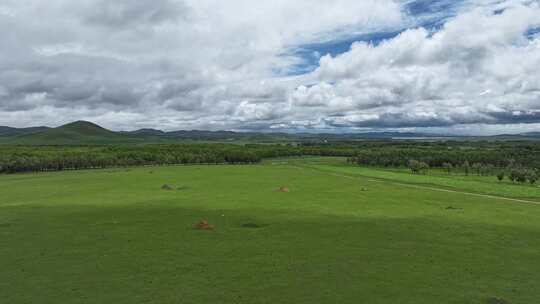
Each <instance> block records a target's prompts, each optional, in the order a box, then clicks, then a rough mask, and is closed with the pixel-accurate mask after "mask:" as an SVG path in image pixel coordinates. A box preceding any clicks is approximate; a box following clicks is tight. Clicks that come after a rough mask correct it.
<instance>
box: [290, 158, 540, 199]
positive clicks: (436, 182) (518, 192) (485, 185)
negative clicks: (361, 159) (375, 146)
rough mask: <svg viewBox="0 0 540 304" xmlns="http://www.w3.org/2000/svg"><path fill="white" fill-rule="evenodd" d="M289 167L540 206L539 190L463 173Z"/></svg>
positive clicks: (339, 163)
mask: <svg viewBox="0 0 540 304" xmlns="http://www.w3.org/2000/svg"><path fill="white" fill-rule="evenodd" d="M287 163H289V164H291V165H293V164H297V165H302V166H307V167H309V168H313V169H318V170H323V171H331V172H336V173H343V174H348V175H351V176H362V177H371V178H377V179H383V180H391V181H396V182H403V183H410V184H419V185H431V186H438V187H443V188H446V189H455V190H462V191H467V192H474V193H483V194H490V195H499V196H504V197H510V198H518V199H529V200H535V201H539V202H540V186H539V184H536V185H529V184H517V183H512V182H510V181H509V180H508V179H505V180H504V181H503V182H499V181H498V180H497V178H496V177H495V176H477V175H474V174H470V175H469V176H465V175H463V174H461V173H454V174H446V173H444V172H443V171H442V170H441V169H435V170H433V169H432V170H430V172H429V173H428V174H426V175H413V174H411V172H410V170H409V169H386V168H385V169H377V168H369V167H362V166H356V165H348V164H346V162H345V159H344V158H298V159H290V160H288V161H287Z"/></svg>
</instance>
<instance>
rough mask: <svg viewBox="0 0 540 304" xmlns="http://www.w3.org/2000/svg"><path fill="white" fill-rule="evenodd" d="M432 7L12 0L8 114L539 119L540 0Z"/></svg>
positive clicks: (191, 125) (254, 122) (159, 119)
mask: <svg viewBox="0 0 540 304" xmlns="http://www.w3.org/2000/svg"><path fill="white" fill-rule="evenodd" d="M259 2H260V1H259ZM423 2H425V1H393V0H387V1H380V0H366V1H353V0H338V1H332V2H328V1H308V0H299V1H284V0H283V1H282V0H279V1H272V2H268V3H266V2H264V3H258V2H255V1H248V0H231V1H226V2H225V1H213V0H198V1H195V0H192V1H189V0H185V1H180V0H159V1H152V2H145V1H142V2H141V1H135V0H115V1H104V0H84V1H76V2H74V1H67V0H54V1H47V2H43V1H39V0H23V1H20V0H19V1H14V0H6V1H3V4H0V35H1V36H2V37H3V43H2V44H0V124H5V125H14V126H27V125H41V124H47V125H58V124H61V123H64V122H67V121H71V120H75V119H88V120H93V121H96V122H98V123H101V124H103V125H105V126H107V127H110V128H114V129H137V128H142V127H155V128H162V129H235V130H238V129H244V130H289V131H294V130H325V131H328V130H331V131H336V132H340V131H354V130H364V129H384V128H391V129H422V128H427V129H426V130H430V129H432V130H436V131H441V132H443V131H446V130H449V131H451V130H458V131H459V130H467V129H468V128H467V126H478V125H482V126H483V128H484V129H485V130H486V132H489V130H493V132H494V131H495V130H497V132H498V131H499V130H502V131H504V128H505V126H507V127H508V129H512V130H516V131H518V130H531V129H534V128H536V127H537V124H538V123H540V73H538V71H537V70H538V67H539V66H540V38H539V35H538V32H540V8H539V3H538V1H502V2H501V1H494V2H493V3H492V2H491V1H487V0H484V1H443V0H441V1H435V2H436V3H435V4H437V5H435V4H433V3H432V5H431V6H422V5H425V3H423ZM426 20H427V21H426ZM437 20H438V21H439V22H434V21H437ZM428 24H430V25H431V26H428ZM370 33H381V37H384V39H383V38H381V39H379V40H377V41H374V40H373V39H371V38H373V37H374V34H370ZM385 33H395V34H392V35H390V34H385ZM355 37H356V38H355ZM359 37H371V38H370V39H369V40H368V39H365V40H364V39H362V38H359ZM355 39H357V40H360V41H356V42H354V43H353V44H352V46H351V47H350V48H345V49H343V50H341V51H336V52H330V53H332V54H333V55H326V54H324V53H320V52H318V51H316V50H313V51H312V52H311V53H310V52H305V51H299V50H301V49H303V48H304V46H305V45H308V44H318V45H322V46H324V45H325V44H327V45H335V43H336V41H344V40H345V41H354V40H355ZM321 49H325V48H324V47H323V48H321ZM304 50H305V49H304ZM306 62H311V63H313V65H314V68H312V69H309V70H307V71H305V72H303V73H299V72H298V70H297V68H298V66H300V65H302V64H305V63H306ZM510 126H511V127H510ZM516 126H519V127H516ZM475 130H478V128H475Z"/></svg>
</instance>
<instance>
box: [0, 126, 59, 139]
mask: <svg viewBox="0 0 540 304" xmlns="http://www.w3.org/2000/svg"><path fill="white" fill-rule="evenodd" d="M48 129H50V128H48V127H32V128H11V127H5V126H0V137H10V136H18V135H24V134H32V133H37V132H42V131H46V130H48Z"/></svg>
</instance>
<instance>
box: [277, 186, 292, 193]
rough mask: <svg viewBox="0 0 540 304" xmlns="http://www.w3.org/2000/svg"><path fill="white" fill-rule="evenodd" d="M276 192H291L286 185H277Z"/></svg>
mask: <svg viewBox="0 0 540 304" xmlns="http://www.w3.org/2000/svg"><path fill="white" fill-rule="evenodd" d="M278 192H281V193H289V192H291V190H290V189H289V188H288V187H285V186H281V187H279V189H278Z"/></svg>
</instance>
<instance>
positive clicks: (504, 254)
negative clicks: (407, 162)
mask: <svg viewBox="0 0 540 304" xmlns="http://www.w3.org/2000/svg"><path fill="white" fill-rule="evenodd" d="M314 167H315V168H314ZM348 170H352V171H351V172H349V171H348ZM335 172H345V173H346V174H347V175H351V176H354V178H346V177H344V176H340V175H337V174H333V173H335ZM366 172H367V173H366ZM370 172H372V171H368V170H367V169H362V168H348V169H347V167H344V166H342V165H341V161H340V160H339V159H331V161H330V162H328V161H325V162H320V160H318V161H310V162H307V163H306V162H302V163H299V162H298V161H291V162H289V161H269V162H267V163H266V164H264V165H257V166H192V167H160V168H138V169H117V170H101V171H79V172H58V173H45V174H20V175H3V176H0V193H1V196H0V240H1V246H0V269H1V271H0V295H1V300H0V301H1V302H2V303H10V304H13V303H130V304H131V303H370V304H372V303H375V304H377V303H381V304H382V303H392V304H393V303H400V304H407V303H411V304H413V303H414V304H422V303H426V304H428V303H429V304H434V303H441V304H444V303H455V304H458V303H459V304H463V303H479V304H483V303H512V304H515V303H523V304H525V303H528V304H530V303H537V302H538V301H539V300H538V299H539V298H540V290H538V288H537V286H538V282H539V281H540V254H539V251H540V206H538V205H534V204H527V203H517V202H509V201H505V200H500V199H496V198H484V197H475V196H471V195H467V194H461V193H450V192H440V191H430V190H426V189H415V188H411V187H407V186H401V185H398V184H395V183H391V182H373V181H372V178H373V177H369V176H370V175H371V174H372V173H373V172H382V173H380V174H383V175H384V174H389V173H388V172H383V171H376V170H373V172H372V173H370ZM373 174H375V173H373ZM394 174H402V173H394ZM381 178H385V179H386V178H388V176H386V175H384V176H381ZM383 181H384V180H383ZM164 184H168V185H170V186H171V187H172V188H173V190H162V189H161V187H162V185H164ZM280 186H286V187H288V188H289V189H290V192H289V193H281V192H278V191H276V189H277V188H279V187H280ZM511 186H512V185H511ZM520 196H521V195H520ZM201 219H208V221H209V222H210V223H211V224H213V225H215V230H214V231H199V230H196V229H194V228H193V226H194V224H195V223H196V222H198V221H199V220H201ZM496 299H505V301H506V302H502V300H501V301H499V300H496Z"/></svg>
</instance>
